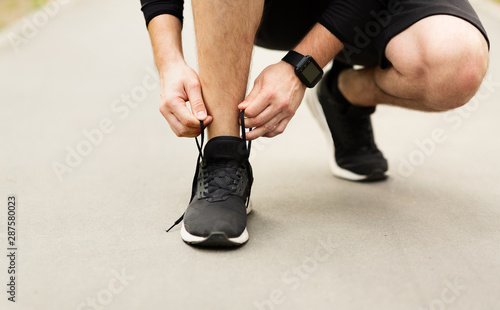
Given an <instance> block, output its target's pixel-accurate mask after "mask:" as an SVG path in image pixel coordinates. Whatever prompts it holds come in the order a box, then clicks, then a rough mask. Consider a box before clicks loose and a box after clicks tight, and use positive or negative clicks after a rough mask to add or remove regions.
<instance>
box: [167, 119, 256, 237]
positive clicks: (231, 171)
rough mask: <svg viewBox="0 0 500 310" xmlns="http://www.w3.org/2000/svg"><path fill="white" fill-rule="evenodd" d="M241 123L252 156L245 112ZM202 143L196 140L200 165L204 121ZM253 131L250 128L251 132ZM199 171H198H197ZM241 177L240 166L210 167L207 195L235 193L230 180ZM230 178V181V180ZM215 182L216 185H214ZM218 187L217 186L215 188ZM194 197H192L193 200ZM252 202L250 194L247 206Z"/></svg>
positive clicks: (203, 127)
mask: <svg viewBox="0 0 500 310" xmlns="http://www.w3.org/2000/svg"><path fill="white" fill-rule="evenodd" d="M240 121H241V137H242V138H243V142H244V143H245V145H247V153H248V156H250V149H251V146H252V141H248V143H247V137H246V131H245V110H243V111H241V112H240ZM200 130H201V134H200V136H201V137H200V140H201V141H200V142H198V138H197V137H196V138H195V141H196V146H197V147H198V165H200V163H201V162H202V161H203V143H204V141H205V125H204V124H203V121H200ZM251 130H252V129H251V128H250V129H249V131H251ZM197 170H198V169H197ZM215 170H217V172H224V173H223V175H222V174H216V173H215ZM238 177H239V172H238V165H234V166H232V165H230V166H225V167H224V168H223V169H222V170H221V168H220V167H209V168H208V169H207V179H206V180H205V182H203V183H204V184H208V187H207V188H206V189H205V190H206V191H207V195H208V196H209V197H213V196H214V195H217V196H224V195H226V194H227V193H230V192H232V191H234V189H235V185H234V183H233V182H231V181H230V180H236V179H237V178H238ZM227 178H229V179H230V180H228V179H227ZM227 181H230V182H227ZM214 182H215V184H214ZM214 185H217V186H214ZM192 198H193V197H191V199H192ZM249 202H250V193H248V198H247V201H246V206H247V207H248V204H249ZM185 214H186V213H185V212H184V213H182V215H181V217H179V218H178V219H177V221H175V223H174V224H173V225H172V226H170V228H169V229H167V230H166V232H169V231H170V230H171V229H172V228H174V227H175V226H177V225H178V224H179V223H180V222H182V220H183V219H184V215H185Z"/></svg>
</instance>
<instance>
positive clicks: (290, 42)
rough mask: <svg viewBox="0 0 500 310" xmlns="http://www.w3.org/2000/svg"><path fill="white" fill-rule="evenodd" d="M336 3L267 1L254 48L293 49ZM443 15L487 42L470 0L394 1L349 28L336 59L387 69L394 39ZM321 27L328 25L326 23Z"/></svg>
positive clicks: (373, 11) (319, 0)
mask: <svg viewBox="0 0 500 310" xmlns="http://www.w3.org/2000/svg"><path fill="white" fill-rule="evenodd" d="M333 1H338V0H330V1H326V0H266V2H265V6H264V13H263V18H262V21H261V24H260V27H259V30H258V31H257V35H256V40H255V44H256V45H258V46H261V47H264V48H270V49H277V50H289V49H292V48H293V47H294V46H295V45H297V44H298V43H299V42H300V40H301V39H302V38H303V37H304V36H305V35H306V34H307V33H308V32H309V30H310V29H311V28H312V27H313V26H314V25H315V24H316V23H317V22H318V21H320V19H321V17H322V15H323V12H324V11H325V10H326V8H327V7H328V6H329V5H330V4H331V3H332V2H333ZM371 1H375V0H371ZM365 13H367V12H365ZM441 14H444V15H452V16H456V17H459V18H462V19H464V20H466V21H468V22H469V23H471V24H472V25H474V26H476V27H477V28H478V29H479V31H481V33H482V34H483V35H484V37H485V39H486V40H487V41H488V37H487V34H486V31H485V30H484V27H483V25H482V24H481V21H480V20H479V18H478V16H477V14H476V12H475V11H474V9H473V8H472V6H471V5H470V3H469V2H468V1H467V0H440V1H437V0H391V1H389V2H388V4H387V5H386V6H384V7H383V8H381V9H377V10H376V11H375V10H372V12H370V15H369V16H370V18H371V20H369V21H368V22H366V21H363V22H362V23H361V24H359V25H356V24H355V25H356V26H355V27H353V25H349V26H348V27H350V28H351V29H355V32H354V33H355V35H354V36H352V35H351V36H344V38H343V39H341V40H342V43H344V50H342V51H341V52H340V53H339V54H338V55H337V57H336V58H335V59H336V60H339V61H342V62H345V63H348V64H357V65H362V66H366V67H374V66H377V65H379V66H380V67H382V68H386V67H387V66H388V64H389V62H388V60H387V58H386V57H385V48H386V46H387V43H388V42H389V41H390V40H391V39H392V38H393V37H394V36H396V35H397V34H399V33H400V32H402V31H403V30H405V29H406V28H408V27H410V26H411V25H413V24H414V23H416V22H417V21H419V20H421V19H423V18H426V17H429V16H432V15H441ZM372 17H373V18H372ZM321 23H322V24H323V25H325V24H324V23H325V22H324V21H322V22H321ZM325 26H326V25H325ZM327 28H329V27H327ZM338 28H340V29H336V31H335V32H337V33H334V34H336V35H337V37H342V33H341V32H342V27H338ZM329 29H331V28H329ZM332 32H333V31H332ZM351 33H352V32H351ZM488 44H489V41H488Z"/></svg>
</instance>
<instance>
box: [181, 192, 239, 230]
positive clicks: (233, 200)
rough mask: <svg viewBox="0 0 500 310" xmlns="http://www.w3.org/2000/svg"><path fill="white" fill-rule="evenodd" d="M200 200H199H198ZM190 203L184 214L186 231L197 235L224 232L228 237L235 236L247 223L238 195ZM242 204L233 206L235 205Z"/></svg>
mask: <svg viewBox="0 0 500 310" xmlns="http://www.w3.org/2000/svg"><path fill="white" fill-rule="evenodd" d="M200 202H201V201H200ZM212 204H213V206H207V203H206V202H203V203H200V204H197V201H196V200H195V201H193V202H192V205H191V206H190V208H188V210H186V214H185V216H184V227H185V229H186V231H187V232H188V233H189V234H191V235H193V236H197V237H208V236H210V235H211V234H213V233H224V234H225V235H226V236H227V237H228V238H237V237H239V236H241V235H242V234H243V232H244V231H245V228H246V224H247V214H246V209H245V207H244V203H243V202H242V201H241V199H240V198H239V197H236V196H229V197H228V198H227V199H226V200H223V201H217V202H212ZM238 205H240V206H242V207H241V208H235V206H238Z"/></svg>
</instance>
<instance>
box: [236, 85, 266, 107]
mask: <svg viewBox="0 0 500 310" xmlns="http://www.w3.org/2000/svg"><path fill="white" fill-rule="evenodd" d="M260 90H261V86H260V83H254V85H253V88H252V90H251V91H250V93H249V94H248V95H247V97H246V98H245V100H243V101H242V102H241V103H240V104H239V105H238V109H240V110H245V109H246V108H247V107H248V106H249V105H250V104H252V102H254V101H255V99H256V98H257V96H258V95H259V92H260Z"/></svg>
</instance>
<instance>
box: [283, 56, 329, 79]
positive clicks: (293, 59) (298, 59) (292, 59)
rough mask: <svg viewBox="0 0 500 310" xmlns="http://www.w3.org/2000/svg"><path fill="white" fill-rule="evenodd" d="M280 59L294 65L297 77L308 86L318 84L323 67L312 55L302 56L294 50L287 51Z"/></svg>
mask: <svg viewBox="0 0 500 310" xmlns="http://www.w3.org/2000/svg"><path fill="white" fill-rule="evenodd" d="M281 60H283V61H284V62H287V63H289V64H291V65H292V66H294V67H295V74H296V75H297V77H298V78H299V79H300V81H301V82H302V83H303V84H304V85H305V86H307V87H309V88H312V87H314V86H315V85H316V84H318V82H319V81H320V80H321V78H322V77H323V69H321V67H320V66H319V65H318V64H317V63H316V61H314V59H313V58H312V56H309V55H308V56H304V55H302V54H300V53H297V52H296V51H289V52H288V54H286V55H285V57H283V59H281Z"/></svg>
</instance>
